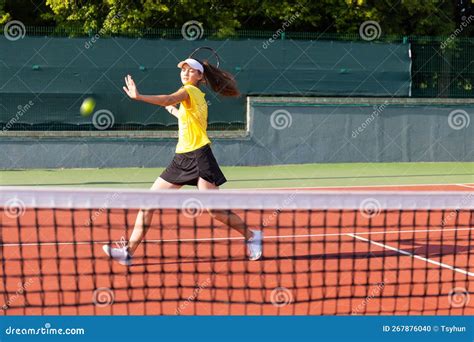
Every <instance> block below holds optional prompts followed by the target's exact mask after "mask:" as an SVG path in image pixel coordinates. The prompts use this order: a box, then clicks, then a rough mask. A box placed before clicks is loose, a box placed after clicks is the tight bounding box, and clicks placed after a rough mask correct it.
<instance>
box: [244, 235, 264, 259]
mask: <svg viewBox="0 0 474 342" xmlns="http://www.w3.org/2000/svg"><path fill="white" fill-rule="evenodd" d="M251 232H252V237H251V238H250V239H248V240H247V241H246V244H247V254H248V257H249V260H258V259H260V257H261V256H262V241H263V232H262V231H261V230H251Z"/></svg>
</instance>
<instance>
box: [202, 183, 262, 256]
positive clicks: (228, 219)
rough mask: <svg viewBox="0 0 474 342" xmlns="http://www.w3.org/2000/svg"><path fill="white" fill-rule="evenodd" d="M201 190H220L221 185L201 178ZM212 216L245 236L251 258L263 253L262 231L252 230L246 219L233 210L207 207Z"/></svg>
mask: <svg viewBox="0 0 474 342" xmlns="http://www.w3.org/2000/svg"><path fill="white" fill-rule="evenodd" d="M198 189H199V190H219V187H218V186H216V185H214V184H212V183H210V182H208V181H206V180H204V179H202V178H199V180H198ZM207 211H208V212H209V214H210V215H211V217H212V218H214V219H216V220H217V221H219V222H222V223H224V224H225V225H227V226H229V227H231V228H233V229H235V230H236V231H238V232H239V233H240V234H242V235H243V236H244V237H245V241H246V244H247V252H248V255H249V258H250V260H257V259H259V258H260V257H261V255H262V240H263V234H262V231H259V230H252V229H249V228H248V227H247V225H246V224H245V222H244V221H242V219H241V218H240V217H239V216H238V215H237V214H235V213H234V212H233V211H232V210H219V209H207Z"/></svg>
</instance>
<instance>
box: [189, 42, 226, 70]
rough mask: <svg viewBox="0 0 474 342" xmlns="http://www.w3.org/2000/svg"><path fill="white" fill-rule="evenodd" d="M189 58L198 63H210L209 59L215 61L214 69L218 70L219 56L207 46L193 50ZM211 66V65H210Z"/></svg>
mask: <svg viewBox="0 0 474 342" xmlns="http://www.w3.org/2000/svg"><path fill="white" fill-rule="evenodd" d="M189 58H192V59H196V60H199V61H204V60H207V61H208V62H209V63H211V59H210V58H212V59H215V61H216V62H215V65H214V66H215V67H216V68H218V67H219V65H220V62H221V60H220V58H219V55H218V54H217V52H216V50H214V49H213V48H211V47H209V46H201V47H198V48H197V49H195V50H194V51H193V52H191V54H190V55H189ZM211 64H213V63H211Z"/></svg>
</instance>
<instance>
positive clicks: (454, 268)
mask: <svg viewBox="0 0 474 342" xmlns="http://www.w3.org/2000/svg"><path fill="white" fill-rule="evenodd" d="M347 235H349V236H350V237H353V238H354V239H358V240H361V241H365V242H368V243H371V244H373V245H376V246H379V247H382V248H386V249H389V250H391V251H395V252H398V253H400V254H403V255H406V256H410V257H412V258H414V259H419V260H422V261H425V262H428V263H430V264H433V265H437V266H441V267H444V268H447V269H449V270H451V271H454V272H458V273H462V274H466V275H468V276H470V277H474V272H468V271H466V270H463V269H462V268H457V267H454V266H451V265H448V264H444V263H442V262H438V261H435V260H431V259H428V258H423V257H422V256H419V255H417V254H413V253H410V252H407V251H404V250H403V249H398V248H395V247H392V246H389V245H385V244H383V243H380V242H377V241H373V240H369V239H366V238H363V237H361V236H357V235H355V234H347Z"/></svg>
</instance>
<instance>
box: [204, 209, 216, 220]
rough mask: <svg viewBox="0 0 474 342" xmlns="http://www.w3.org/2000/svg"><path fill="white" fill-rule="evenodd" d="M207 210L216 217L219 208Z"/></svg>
mask: <svg viewBox="0 0 474 342" xmlns="http://www.w3.org/2000/svg"><path fill="white" fill-rule="evenodd" d="M206 210H207V212H208V213H209V215H210V216H211V217H212V218H216V216H217V210H215V209H206Z"/></svg>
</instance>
